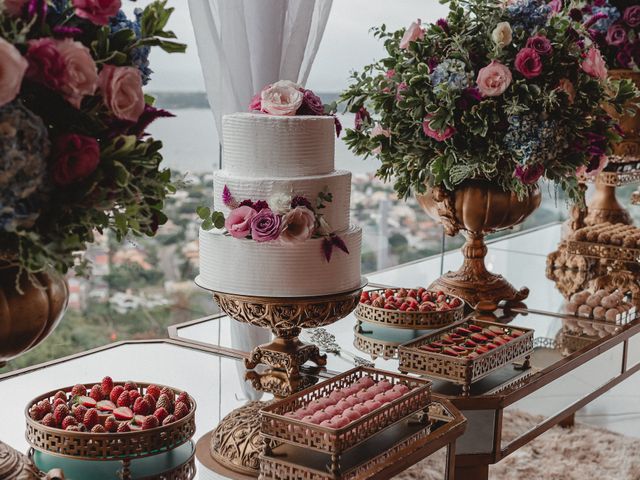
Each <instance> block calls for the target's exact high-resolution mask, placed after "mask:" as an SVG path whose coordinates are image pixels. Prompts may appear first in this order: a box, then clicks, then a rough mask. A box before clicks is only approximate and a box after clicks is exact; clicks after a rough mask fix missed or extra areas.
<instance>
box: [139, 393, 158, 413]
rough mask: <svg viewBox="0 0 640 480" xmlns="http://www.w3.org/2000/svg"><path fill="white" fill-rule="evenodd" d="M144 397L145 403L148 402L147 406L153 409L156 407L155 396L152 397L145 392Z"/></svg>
mask: <svg viewBox="0 0 640 480" xmlns="http://www.w3.org/2000/svg"><path fill="white" fill-rule="evenodd" d="M142 398H144V399H145V400H146V401H147V403H148V404H149V406H150V407H151V410H155V409H156V399H155V397H152V396H151V395H149V394H148V393H147V394H145V396H144V397H142Z"/></svg>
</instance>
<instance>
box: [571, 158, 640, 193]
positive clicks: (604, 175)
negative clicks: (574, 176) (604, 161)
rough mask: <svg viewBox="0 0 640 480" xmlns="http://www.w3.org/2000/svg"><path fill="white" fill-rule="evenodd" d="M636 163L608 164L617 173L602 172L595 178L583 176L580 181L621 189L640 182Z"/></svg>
mask: <svg viewBox="0 0 640 480" xmlns="http://www.w3.org/2000/svg"><path fill="white" fill-rule="evenodd" d="M637 164H638V162H633V163H625V164H622V163H615V164H610V168H611V169H616V170H618V171H606V170H605V171H602V172H600V173H599V174H598V175H597V176H596V177H595V178H592V177H587V176H583V177H581V178H580V181H581V182H583V183H598V184H600V185H607V186H610V187H622V186H624V185H631V184H633V183H637V182H639V181H640V169H638V168H637V167H638V165H637Z"/></svg>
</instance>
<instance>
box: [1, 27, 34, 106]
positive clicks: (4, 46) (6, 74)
mask: <svg viewBox="0 0 640 480" xmlns="http://www.w3.org/2000/svg"><path fill="white" fill-rule="evenodd" d="M28 66H29V63H28V62H27V61H26V60H25V59H24V57H23V56H22V55H20V52H19V51H18V49H17V48H16V47H14V46H13V45H12V44H10V43H9V42H7V41H6V40H5V39H4V38H2V37H0V107H1V106H2V105H4V104H6V103H9V102H10V101H12V100H13V99H14V98H16V97H17V96H18V93H19V92H20V87H21V86H22V79H23V78H24V74H25V72H26V71H27V67H28Z"/></svg>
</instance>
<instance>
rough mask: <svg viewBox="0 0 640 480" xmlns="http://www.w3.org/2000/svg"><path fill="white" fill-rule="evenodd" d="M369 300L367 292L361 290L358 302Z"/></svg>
mask: <svg viewBox="0 0 640 480" xmlns="http://www.w3.org/2000/svg"><path fill="white" fill-rule="evenodd" d="M370 300H371V297H370V296H369V292H362V293H361V294H360V303H364V302H368V301H370Z"/></svg>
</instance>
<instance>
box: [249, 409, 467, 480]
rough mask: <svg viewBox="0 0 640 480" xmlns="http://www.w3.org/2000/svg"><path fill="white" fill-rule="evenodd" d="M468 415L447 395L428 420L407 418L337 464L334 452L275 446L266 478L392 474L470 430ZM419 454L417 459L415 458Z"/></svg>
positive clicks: (263, 460) (332, 479) (318, 479)
mask: <svg viewBox="0 0 640 480" xmlns="http://www.w3.org/2000/svg"><path fill="white" fill-rule="evenodd" d="M465 427H466V420H465V419H464V417H463V416H462V414H460V412H458V411H457V410H456V409H455V407H453V406H452V405H451V404H450V403H448V402H447V401H446V400H443V399H438V400H436V401H434V403H432V404H431V405H430V406H429V421H428V422H427V423H426V424H424V423H420V422H416V421H413V420H412V419H410V418H409V419H404V420H403V421H401V422H398V423H396V424H395V425H393V426H392V427H390V428H388V429H387V430H385V431H383V432H381V433H379V434H377V435H374V436H372V437H371V438H369V439H367V440H365V441H363V442H362V443H360V444H359V445H358V448H354V449H352V450H351V451H350V452H349V453H347V454H345V455H343V457H342V458H341V461H340V463H339V464H338V465H337V469H333V470H332V460H331V455H329V454H328V453H322V452H316V451H310V450H309V449H306V448H303V447H299V446H294V445H290V444H286V443H285V444H281V445H279V446H277V447H274V448H273V449H272V451H271V452H270V453H267V454H264V455H261V456H260V478H261V479H263V480H268V479H269V480H270V479H273V480H280V479H283V478H287V479H305V480H342V479H349V480H355V479H364V478H372V477H373V478H378V479H383V478H385V479H386V478H391V477H392V475H395V474H396V473H398V472H400V471H401V470H403V469H405V468H408V467H409V466H411V465H412V464H413V463H415V462H416V460H415V455H416V454H418V452H420V459H421V458H426V457H427V456H429V455H432V454H433V453H435V452H436V451H438V450H440V449H442V448H444V447H446V446H448V445H452V444H453V443H454V442H455V440H456V439H457V438H458V437H460V436H461V435H462V434H463V433H464V429H465ZM410 459H413V460H410Z"/></svg>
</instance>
